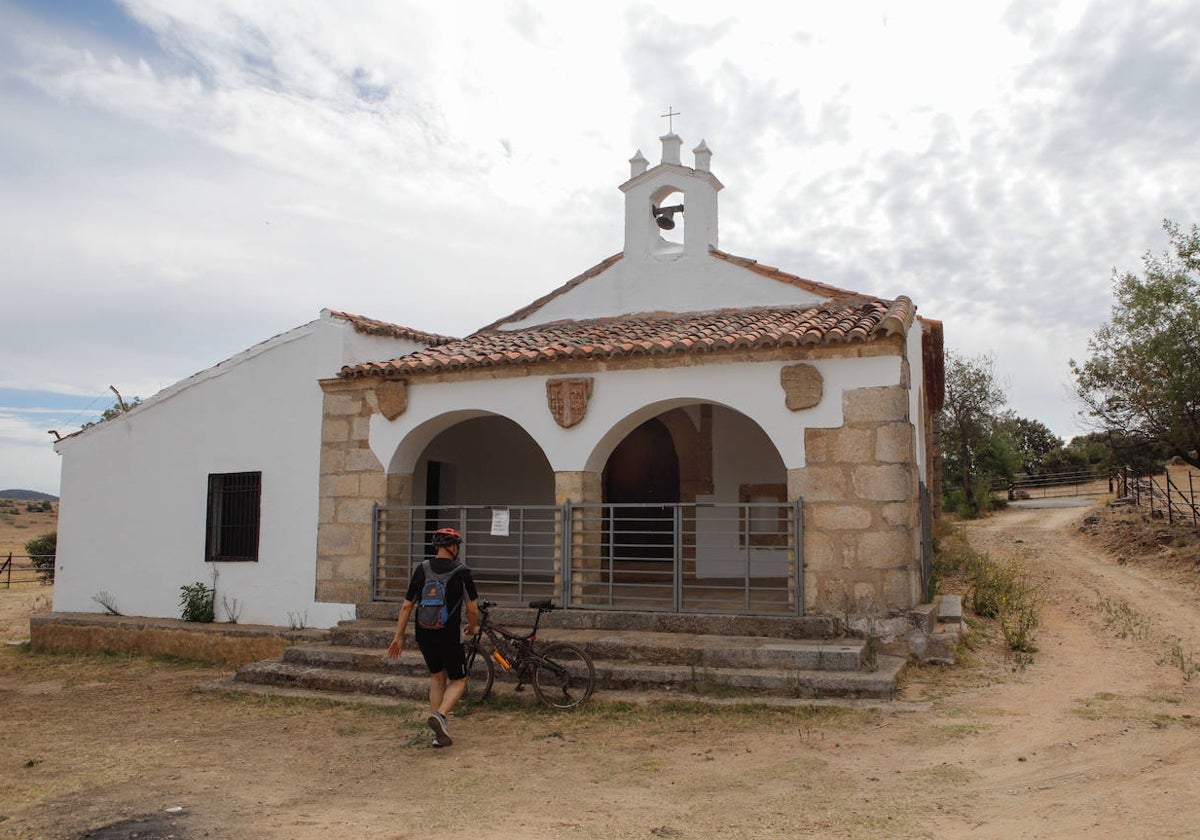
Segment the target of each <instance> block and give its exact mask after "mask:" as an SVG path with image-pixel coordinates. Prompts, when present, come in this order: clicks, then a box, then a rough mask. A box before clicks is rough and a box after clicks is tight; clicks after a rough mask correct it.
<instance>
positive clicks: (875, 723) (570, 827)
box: [0, 508, 1200, 840]
mask: <svg viewBox="0 0 1200 840" xmlns="http://www.w3.org/2000/svg"><path fill="white" fill-rule="evenodd" d="M1089 513H1090V511H1089V510H1088V509H1086V508H1041V509H1016V508H1011V509H1009V510H1008V511H1006V512H1004V513H1002V514H999V515H996V516H994V517H991V518H989V519H986V520H983V521H981V522H978V523H974V524H970V525H967V526H964V527H966V528H967V530H968V533H969V537H970V539H971V541H972V544H973V545H974V546H975V547H976V548H977V549H980V550H983V551H986V552H988V553H989V554H990V555H991V556H992V557H993V558H994V559H998V560H1003V559H1015V560H1018V561H1020V562H1021V563H1023V564H1024V565H1025V567H1026V568H1027V569H1028V571H1029V574H1030V575H1031V576H1032V577H1033V579H1034V580H1035V581H1036V583H1037V586H1038V592H1039V595H1040V598H1041V604H1042V611H1041V615H1042V621H1041V625H1040V626H1039V627H1038V631H1037V641H1038V646H1039V650H1038V652H1037V653H1035V654H1034V656H1033V661H1032V663H1031V664H1028V665H1027V666H1025V667H1023V668H1022V667H1018V666H1017V664H1016V663H1014V661H1013V660H1012V659H1011V658H1009V657H1008V656H1006V655H1005V654H1004V652H1003V650H1002V646H1001V644H1000V642H999V634H998V632H997V631H996V629H995V628H994V627H992V626H990V625H988V624H987V623H976V622H972V623H973V624H974V625H975V626H974V629H973V631H972V634H971V641H970V644H969V646H968V648H967V649H965V650H964V651H963V656H962V662H961V664H960V665H958V666H955V667H954V668H934V667H928V668H915V669H912V670H911V671H910V673H909V675H908V677H907V679H906V682H905V684H904V686H903V691H902V696H901V698H900V700H899V701H898V702H897V703H894V704H891V705H883V706H879V707H858V708H854V707H850V708H847V707H844V706H842V707H839V706H825V705H819V704H810V703H801V704H799V705H797V706H795V707H793V708H786V709H766V708H761V707H756V708H745V707H718V708H712V707H700V706H693V705H688V704H682V703H673V702H670V701H667V700H663V701H656V702H653V703H650V704H633V703H626V702H614V701H612V700H611V699H610V700H608V701H606V700H604V698H601V699H600V701H599V702H595V703H594V704H592V705H590V706H589V707H585V709H583V710H581V711H579V712H577V713H574V714H552V713H548V712H543V711H541V710H539V709H536V708H534V707H533V706H530V705H528V704H514V703H511V702H507V703H501V704H500V705H499V706H496V707H488V708H485V709H483V710H474V711H471V712H469V713H465V714H463V715H461V716H459V717H457V718H455V719H453V720H452V729H453V732H454V734H455V736H456V738H457V739H458V740H457V742H456V743H455V745H454V746H453V747H451V748H449V749H442V750H435V749H432V748H431V747H430V746H429V732H428V730H427V729H426V728H425V725H424V713H423V710H422V709H421V708H420V707H419V706H418V705H416V704H402V705H397V706H390V707H380V706H343V705H337V704H332V703H328V702H316V701H311V700H297V699H278V698H275V699H268V698H262V697H257V696H236V695H229V694H214V693H206V692H200V691H197V690H196V686H197V685H198V684H200V683H202V682H204V681H206V680H210V679H213V678H216V677H218V676H221V675H222V674H223V673H224V672H222V671H221V670H220V669H216V668H209V667H203V666H198V665H195V664H189V663H171V662H164V661H157V660H147V659H139V658H125V657H97V656H66V655H38V654H33V653H30V652H29V651H28V649H27V648H25V647H22V646H19V645H3V646H0V704H2V705H0V709H2V710H3V711H2V712H0V715H2V718H0V720H2V721H3V737H2V741H0V837H13V838H77V837H95V838H108V840H113V838H131V837H135V836H137V837H141V838H143V840H146V838H165V837H168V836H171V837H175V838H181V840H188V839H190V838H202V837H210V838H251V840H254V838H297V839H298V840H310V839H311V838H322V839H323V840H324V838H448V837H452V836H462V835H463V834H464V833H467V834H468V835H474V836H481V837H489V838H543V837H545V838H550V837H568V838H570V837H578V838H592V837H604V838H609V837H617V838H646V839H647V840H653V838H656V837H657V838H662V837H673V838H709V837H714V836H728V837H822V838H876V837H878V838H883V837H888V838H894V837H904V838H914V837H931V838H957V837H966V838H1005V840H1008V839H1009V838H1034V837H1043V838H1062V837H1068V838H1069V837H1083V836H1089V837H1098V838H1108V837H1154V838H1174V837H1195V836H1198V835H1200V804H1198V800H1197V795H1196V792H1197V790H1200V662H1198V657H1200V592H1198V590H1197V587H1196V585H1195V578H1196V577H1197V574H1198V573H1197V570H1196V567H1195V565H1194V560H1195V554H1194V552H1192V553H1191V554H1189V551H1191V549H1190V548H1189V545H1194V543H1191V544H1189V542H1188V540H1189V539H1192V537H1191V532H1190V531H1188V532H1186V534H1185V533H1184V532H1182V531H1180V532H1178V533H1172V535H1171V536H1170V537H1162V538H1154V540H1153V545H1152V546H1143V547H1141V548H1139V549H1138V550H1136V551H1135V550H1133V548H1132V547H1130V546H1121V545H1118V553H1115V554H1114V553H1109V552H1108V550H1107V549H1106V548H1105V546H1106V545H1108V544H1109V543H1112V542H1114V541H1115V540H1117V539H1118V538H1120V539H1124V535H1127V534H1129V533H1133V532H1134V531H1138V532H1139V533H1141V532H1145V531H1147V530H1149V531H1150V532H1151V533H1153V532H1154V531H1157V530H1161V526H1160V525H1159V524H1158V523H1153V522H1152V523H1145V522H1142V521H1140V520H1139V519H1138V518H1137V517H1136V515H1135V516H1133V517H1132V518H1131V519H1130V520H1129V521H1128V522H1126V523H1125V524H1124V525H1112V524H1110V523H1111V522H1112V521H1113V519H1112V518H1111V517H1113V516H1124V515H1126V514H1112V513H1108V512H1105V514H1104V515H1103V516H1102V517H1101V519H1100V521H1098V522H1095V523H1093V524H1091V525H1088V526H1087V528H1086V531H1083V530H1081V525H1082V523H1083V521H1084V518H1085V516H1087V515H1088V514H1089ZM1114 535H1116V536H1115V537H1114ZM1168 549H1169V552H1170V553H1171V555H1172V556H1171V558H1170V562H1168V559H1167V558H1166V557H1165V552H1166V550H1168ZM1118 557H1120V558H1121V559H1123V560H1124V561H1125V562H1123V563H1119V562H1118ZM39 594H40V593H39V592H38V591H37V589H36V587H35V588H31V589H30V588H27V589H25V590H20V591H16V592H9V593H5V592H3V591H2V590H0V634H2V636H3V639H4V640H14V639H17V638H20V637H22V636H24V635H25V633H26V632H27V625H25V623H24V622H25V617H26V615H27V612H28V610H29V609H30V608H32V607H33V606H34V601H35V600H36V599H37V597H38V596H39Z"/></svg>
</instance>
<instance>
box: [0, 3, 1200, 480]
mask: <svg viewBox="0 0 1200 840" xmlns="http://www.w3.org/2000/svg"><path fill="white" fill-rule="evenodd" d="M835 6H836V7H839V8H836V9H835V8H834V7H835ZM1198 43H1200V14H1197V12H1196V8H1195V4H1194V2H1187V0H1181V2H1130V0H1107V1H1106V0H1080V2H1056V0H1015V2H1008V3H993V2H971V3H964V2H961V0H952V1H951V2H915V1H914V2H855V3H843V4H834V3H829V2H824V1H823V2H807V0H804V1H803V2H796V3H791V4H779V3H776V2H771V3H759V2H755V0H740V2H737V3H728V2H721V3H715V2H707V0H690V2H686V3H677V2H668V1H667V0H661V2H656V3H636V2H617V0H605V2H599V3H550V2H521V1H520V0H509V1H508V2H505V1H504V0H488V1H487V2H484V1H483V0H480V2H462V3H437V4H433V3H418V2H404V0H388V2H366V0H358V2H355V1H354V0H339V2H336V3H335V2H332V0H329V2H321V0H308V2H299V1H298V0H293V2H288V3H268V2H250V0H0V222H2V224H0V294H2V297H0V489H3V488H6V487H23V488H29V489H34V490H41V491H45V492H51V493H57V491H58V456H56V455H55V454H54V452H53V450H52V448H51V446H50V442H51V438H50V436H49V435H48V434H47V430H48V429H52V428H55V429H58V430H59V431H60V432H62V433H64V434H65V433H68V432H70V431H73V430H75V429H77V428H79V426H80V425H81V424H82V423H84V422H86V421H88V420H91V419H95V418H96V416H97V415H98V414H99V413H100V412H101V411H103V410H104V409H105V408H107V407H108V406H110V405H111V404H112V402H113V400H114V397H113V394H112V392H111V391H109V386H110V385H111V386H116V387H117V388H118V389H119V390H120V391H121V393H122V394H123V395H124V396H125V397H126V398H127V399H128V398H132V397H133V396H141V397H143V398H146V397H149V396H151V395H152V394H154V393H155V392H156V391H158V390H159V389H161V388H163V387H166V386H168V385H170V384H172V383H173V382H175V381H177V380H179V379H181V378H183V377H185V376H188V375H190V374H192V373H195V372H197V371H199V370H203V369H205V368H207V367H209V366H211V365H213V364H215V363H217V362H219V361H221V360H222V359H225V358H227V357H229V356H231V355H233V354H234V353H237V352H238V351H240V350H242V349H244V348H246V347H249V346H251V345H253V344H255V343H257V342H259V341H261V340H263V339H265V338H268V337H270V336H272V335H275V334H277V333H279V332H282V331H284V330H287V329H290V328H292V327H295V326H298V325H300V324H302V323H305V322H307V321H310V320H312V319H313V318H315V317H317V315H318V313H319V311H320V309H321V308H322V307H329V308H333V309H341V310H347V311H351V312H358V313H361V314H365V315H369V316H372V317H376V318H381V319H385V320H389V321H394V322H398V323H402V324H405V325H408V326H411V327H415V328H418V329H421V330H428V331H432V332H439V333H446V334H452V335H463V334H466V333H469V332H471V331H472V330H474V329H476V328H478V327H480V326H482V325H484V324H487V323H490V322H491V321H493V320H495V319H496V318H498V317H500V316H501V315H505V314H507V313H509V312H511V311H513V310H515V309H517V308H519V307H520V306H522V305H523V304H525V303H527V302H528V301H530V300H532V299H534V298H536V297H538V296H540V295H541V294H544V293H545V292H546V291H549V290H550V289H552V288H554V287H556V286H558V285H560V284H561V283H563V282H565V281H566V280H568V279H569V278H571V277H573V276H574V275H575V274H577V273H579V272H580V271H582V270H583V269H586V268H588V267H590V266H592V265H593V264H595V263H597V262H599V261H600V260H601V259H603V258H605V257H607V256H609V255H611V254H613V253H616V252H617V251H619V250H620V249H621V245H622V236H623V228H622V225H623V219H622V213H623V204H622V195H621V193H620V192H619V191H618V190H617V185H618V184H620V183H621V182H623V181H624V180H625V179H626V178H627V177H628V174H629V167H628V163H627V160H628V158H629V157H631V156H632V155H633V153H634V152H635V151H636V150H638V149H641V150H642V151H643V152H644V153H645V155H646V157H648V158H650V160H651V162H652V163H657V161H658V159H659V154H660V149H661V147H660V144H659V141H658V137H659V136H660V135H661V134H663V133H665V131H666V128H667V121H666V120H664V119H662V118H661V117H660V115H661V114H663V113H664V112H666V111H667V109H668V107H673V108H674V110H676V111H678V112H680V115H679V116H678V117H675V118H674V129H675V131H676V132H677V133H678V134H679V135H680V136H681V137H682V138H683V140H684V148H685V150H686V149H691V148H692V147H693V146H695V145H696V144H697V143H699V141H700V140H701V139H704V140H706V141H707V143H708V145H709V147H710V148H711V149H712V150H713V152H714V157H713V164H712V168H713V171H714V172H715V174H716V175H717V176H718V177H719V178H720V179H721V181H722V182H723V183H724V184H725V187H726V189H725V190H724V191H723V192H722V193H721V241H720V244H721V247H722V249H723V250H726V251H729V252H731V253H733V254H737V255H739V256H745V257H751V258H754V259H758V260H759V261H761V262H764V263H767V264H770V265H775V266H778V267H780V268H782V269H784V270H786V271H789V272H792V273H795V274H799V275H801V276H804V277H807V278H810V279H813V280H818V281H821V282H825V283H830V284H833V285H836V286H842V287H848V288H853V289H857V290H859V291H863V292H869V293H872V294H876V295H879V296H882V297H894V296H896V295H900V294H907V295H909V296H910V297H912V298H913V300H915V301H916V302H917V304H918V306H919V308H920V311H921V313H922V314H924V315H926V316H928V317H931V318H937V319H940V320H942V321H944V323H945V330H946V340H947V344H948V346H949V347H950V348H951V349H953V350H956V351H958V352H960V353H966V354H976V353H992V354H994V357H995V363H996V370H997V373H998V374H1000V376H1001V377H1002V378H1003V379H1004V380H1006V381H1007V382H1008V383H1009V405H1010V406H1011V407H1012V408H1013V409H1014V410H1015V411H1017V413H1018V414H1020V415H1022V416H1025V417H1031V418H1035V419H1038V420H1041V421H1042V422H1044V423H1046V424H1047V425H1048V426H1050V427H1051V428H1052V429H1053V430H1054V431H1055V432H1056V433H1057V434H1059V435H1061V436H1063V437H1070V436H1071V435H1072V434H1076V433H1078V432H1080V431H1083V430H1085V427H1084V426H1082V425H1081V424H1080V422H1079V420H1078V419H1077V417H1076V414H1077V411H1078V407H1077V406H1076V404H1075V403H1074V402H1073V401H1072V400H1071V398H1070V397H1069V394H1068V386H1069V382H1070V374H1069V370H1068V367H1067V360H1068V359H1069V358H1077V359H1078V358H1082V357H1083V356H1084V355H1085V353H1086V342H1087V339H1088V338H1089V337H1090V335H1091V334H1092V332H1093V331H1094V330H1095V329H1096V327H1097V326H1099V325H1100V324H1101V323H1102V322H1103V321H1104V320H1105V319H1106V317H1107V314H1108V311H1109V307H1110V305H1111V294H1110V290H1111V273H1112V270H1113V269H1114V268H1119V269H1121V270H1132V271H1140V268H1141V256H1142V255H1143V254H1144V253H1145V252H1147V251H1152V252H1155V253H1158V252H1161V251H1163V250H1164V249H1165V247H1166V238H1165V235H1164V234H1163V232H1162V229H1161V222H1162V220H1163V219H1164V218H1170V219H1173V220H1175V221H1178V222H1179V223H1181V224H1183V225H1185V226H1189V227H1190V225H1191V224H1193V223H1195V222H1197V221H1200V206H1198V204H1200V191H1198V190H1197V185H1198V184H1200V154H1197V145H1196V141H1197V138H1200V50H1198V49H1197V48H1196V45H1197V44H1198ZM688 160H690V155H685V161H688Z"/></svg>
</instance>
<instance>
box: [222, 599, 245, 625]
mask: <svg viewBox="0 0 1200 840" xmlns="http://www.w3.org/2000/svg"><path fill="white" fill-rule="evenodd" d="M221 606H222V607H223V608H224V610H225V620H226V621H228V622H229V623H230V624H237V623H238V619H239V618H241V617H242V602H241V601H239V600H238V599H237V598H233V599H230V598H227V597H226V596H224V595H222V596H221Z"/></svg>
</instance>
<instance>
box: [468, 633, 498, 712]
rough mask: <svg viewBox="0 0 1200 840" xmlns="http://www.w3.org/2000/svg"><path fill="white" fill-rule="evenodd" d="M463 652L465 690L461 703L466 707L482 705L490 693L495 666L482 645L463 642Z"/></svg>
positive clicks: (494, 679)
mask: <svg viewBox="0 0 1200 840" xmlns="http://www.w3.org/2000/svg"><path fill="white" fill-rule="evenodd" d="M463 652H464V653H465V654H466V657H467V690H466V692H464V693H463V701H464V702H465V703H467V704H468V705H473V704H475V703H482V702H483V701H484V700H486V699H487V696H488V695H489V694H491V693H492V684H493V683H494V682H495V681H496V666H495V665H493V664H492V657H491V656H490V655H489V654H488V652H487V650H485V649H484V647H483V646H482V645H476V644H475V643H474V642H463Z"/></svg>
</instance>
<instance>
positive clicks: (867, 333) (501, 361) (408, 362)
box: [341, 297, 915, 377]
mask: <svg viewBox="0 0 1200 840" xmlns="http://www.w3.org/2000/svg"><path fill="white" fill-rule="evenodd" d="M914 318H915V308H914V307H913V305H912V302H911V301H910V300H909V299H908V298H903V297H902V298H897V299H896V300H894V301H888V300H880V299H864V300H849V299H847V300H837V301H828V302H825V303H822V304H819V305H812V306H787V307H753V308H747V309H720V310H705V311H700V312H690V313H671V312H647V313H632V314H629V315H623V316H615V317H602V318H593V319H586V320H580V321H557V322H553V323H551V324H543V325H539V326H531V327H526V328H523V329H517V330H490V331H481V332H477V333H475V334H473V335H471V336H468V337H466V338H462V339H456V340H454V341H451V342H449V343H447V344H446V345H442V346H435V347H427V348H425V349H423V350H417V351H414V352H413V353H410V354H408V355H406V356H404V357H401V358H399V359H393V360H391V361H389V362H383V363H368V364H364V365H354V366H347V367H345V368H343V369H342V373H341V375H342V376H343V377H357V376H374V375H388V374H401V373H420V372H428V371H438V370H457V369H464V368H486V367H494V366H506V365H521V364H536V363H539V362H542V361H555V360H563V359H599V358H614V357H625V356H637V355H671V354H683V353H712V352H720V351H723V350H730V349H739V348H743V349H755V350H757V349H771V348H775V347H798V346H804V345H810V344H821V343H826V344H833V343H847V342H865V341H870V340H872V339H874V338H877V337H881V336H889V335H895V334H897V333H900V334H902V333H903V332H905V331H906V330H907V329H908V326H909V325H911V323H912V322H913V320H914Z"/></svg>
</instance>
